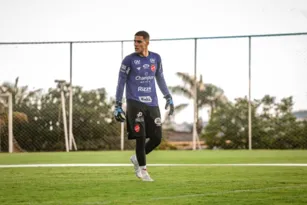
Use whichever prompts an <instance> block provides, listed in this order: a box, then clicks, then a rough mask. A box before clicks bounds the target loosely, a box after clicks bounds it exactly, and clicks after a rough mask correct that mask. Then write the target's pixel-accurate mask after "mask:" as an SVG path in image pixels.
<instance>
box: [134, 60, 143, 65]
mask: <svg viewBox="0 0 307 205" xmlns="http://www.w3.org/2000/svg"><path fill="white" fill-rule="evenodd" d="M133 63H134V64H135V65H140V64H141V60H134V61H133Z"/></svg>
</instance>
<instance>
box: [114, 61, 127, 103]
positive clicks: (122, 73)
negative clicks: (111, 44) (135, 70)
mask: <svg viewBox="0 0 307 205" xmlns="http://www.w3.org/2000/svg"><path fill="white" fill-rule="evenodd" d="M129 72H130V61H129V58H127V57H126V58H125V59H124V60H123V61H122V65H121V67H120V70H119V74H118V81H117V88H116V102H121V101H122V98H123V93H124V89H125V84H126V81H127V77H128V74H129Z"/></svg>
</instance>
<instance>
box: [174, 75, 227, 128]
mask: <svg viewBox="0 0 307 205" xmlns="http://www.w3.org/2000/svg"><path fill="white" fill-rule="evenodd" d="M176 75H177V76H178V77H179V78H181V80H182V81H183V85H177V86H170V87H169V89H170V91H171V92H172V93H174V94H178V95H183V96H185V97H186V98H188V99H193V98H194V96H195V94H194V93H195V91H194V88H195V81H194V76H191V75H189V74H188V73H182V72H177V73H176ZM196 86H197V87H196V90H197V95H196V96H197V113H196V114H197V125H198V129H197V130H198V133H199V132H200V131H201V130H202V125H200V124H199V122H200V118H199V117H198V116H199V110H201V109H202V108H205V107H209V109H210V113H209V115H210V116H211V115H212V113H214V111H215V109H216V108H217V107H219V106H220V105H222V104H224V103H225V102H227V98H226V97H225V95H224V91H223V90H222V89H221V88H219V87H217V86H215V85H213V84H210V83H208V84H207V83H204V82H203V79H202V75H200V79H199V80H198V81H197V82H196ZM187 106H188V104H180V105H178V107H180V110H183V109H184V108H185V107H187Z"/></svg>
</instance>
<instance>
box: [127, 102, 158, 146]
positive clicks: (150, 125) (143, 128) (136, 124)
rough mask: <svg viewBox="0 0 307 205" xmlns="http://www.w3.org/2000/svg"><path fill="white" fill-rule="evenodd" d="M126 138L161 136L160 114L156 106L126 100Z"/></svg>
mask: <svg viewBox="0 0 307 205" xmlns="http://www.w3.org/2000/svg"><path fill="white" fill-rule="evenodd" d="M126 116H127V131H128V139H129V140H131V139H136V138H139V137H146V138H152V137H157V138H160V139H161V137H162V123H161V114H160V109H159V107H158V106H148V105H146V104H144V103H141V102H138V101H135V100H127V113H126Z"/></svg>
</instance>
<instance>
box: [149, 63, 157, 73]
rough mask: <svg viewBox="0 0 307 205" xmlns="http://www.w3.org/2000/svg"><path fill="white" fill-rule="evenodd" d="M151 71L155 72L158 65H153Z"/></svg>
mask: <svg viewBox="0 0 307 205" xmlns="http://www.w3.org/2000/svg"><path fill="white" fill-rule="evenodd" d="M150 69H151V71H152V72H154V71H155V70H156V65H155V64H151V66H150Z"/></svg>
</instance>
